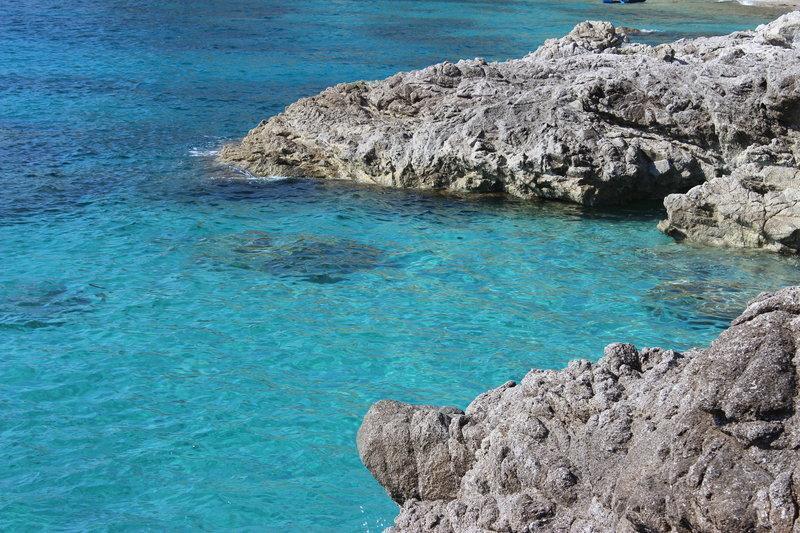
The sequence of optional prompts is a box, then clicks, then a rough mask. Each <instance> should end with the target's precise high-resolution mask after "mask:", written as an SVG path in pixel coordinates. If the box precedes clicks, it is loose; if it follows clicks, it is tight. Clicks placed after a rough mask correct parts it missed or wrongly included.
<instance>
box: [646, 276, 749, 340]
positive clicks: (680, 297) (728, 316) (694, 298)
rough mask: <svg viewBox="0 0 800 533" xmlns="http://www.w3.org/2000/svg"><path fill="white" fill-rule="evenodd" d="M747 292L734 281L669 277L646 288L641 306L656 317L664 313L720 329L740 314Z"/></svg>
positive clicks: (690, 323)
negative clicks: (643, 302) (673, 278)
mask: <svg viewBox="0 0 800 533" xmlns="http://www.w3.org/2000/svg"><path fill="white" fill-rule="evenodd" d="M748 294H749V290H748V287H747V286H746V285H745V284H743V283H739V282H736V281H730V280H725V279H714V280H672V281H663V282H661V283H659V284H658V285H656V286H655V287H653V288H652V289H650V290H649V291H647V294H646V296H645V298H646V300H645V304H644V305H645V307H647V308H648V309H649V310H650V312H651V313H652V314H653V315H654V316H655V317H663V316H665V315H666V316H670V317H672V318H673V319H678V320H680V321H682V322H684V323H686V324H687V325H689V326H690V327H692V326H695V327H700V328H707V327H708V326H709V325H713V326H715V327H717V328H719V329H723V328H725V327H726V326H728V325H729V324H730V323H731V321H732V320H733V319H734V318H736V317H737V316H739V312H740V311H741V309H742V307H743V306H744V305H745V304H746V303H747V299H748Z"/></svg>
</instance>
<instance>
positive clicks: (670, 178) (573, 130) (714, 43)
mask: <svg viewBox="0 0 800 533" xmlns="http://www.w3.org/2000/svg"><path fill="white" fill-rule="evenodd" d="M625 31H626V30H624V29H618V28H615V27H614V26H612V25H611V24H610V23H607V22H584V23H581V24H579V25H578V26H576V27H575V29H574V30H573V31H572V32H570V33H569V34H568V35H567V36H566V37H563V38H561V39H552V40H549V41H547V42H545V44H544V45H543V46H542V47H540V48H539V49H538V50H536V51H535V52H533V53H531V54H529V55H528V56H526V57H524V58H522V59H517V60H511V61H507V62H502V63H487V62H485V61H483V60H480V59H476V60H469V61H459V62H457V63H449V62H445V63H441V64H438V65H434V66H431V67H428V68H425V69H423V70H418V71H414V72H404V73H399V74H396V75H394V76H392V77H390V78H388V79H386V80H383V81H377V82H356V83H347V84H341V85H337V86H335V87H332V88H330V89H327V90H325V91H323V92H322V93H320V94H319V95H317V96H313V97H311V98H306V99H303V100H300V101H298V102H297V103H295V104H293V105H291V106H289V107H288V108H287V109H286V110H285V111H284V112H283V113H281V114H279V115H277V116H275V117H273V118H271V119H270V120H268V121H264V122H262V123H261V124H260V125H259V126H258V127H256V128H255V129H253V130H252V131H251V132H250V133H249V134H248V135H247V136H246V137H245V138H244V139H243V140H242V141H241V142H240V143H237V144H233V145H230V146H227V147H225V148H224V149H223V150H222V152H221V154H220V158H221V160H222V161H224V162H226V163H229V164H232V165H235V166H238V167H241V168H244V169H247V170H248V171H250V172H252V173H254V174H260V175H271V174H279V175H290V176H312V177H319V178H339V179H349V180H356V181H361V182H369V183H377V184H381V185H387V186H394V187H414V188H424V189H445V190H452V191H472V192H489V191H503V192H505V193H508V194H510V195H513V196H518V197H523V198H532V197H539V198H548V199H555V200H563V201H568V202H575V203H579V204H583V205H601V204H604V205H619V204H625V203H628V202H631V201H636V200H643V199H663V198H664V197H665V196H666V195H668V194H670V193H684V192H686V191H688V190H689V189H691V188H692V187H698V186H699V187H700V188H699V189H698V188H695V189H692V191H691V192H690V193H689V194H688V195H683V194H678V195H677V196H671V197H669V198H668V199H667V202H666V207H667V211H668V217H667V220H666V221H665V222H664V223H663V224H662V229H663V230H664V231H665V232H667V233H669V234H671V235H673V236H675V237H678V238H686V239H691V240H695V241H699V242H704V243H710V244H718V245H729V246H741V247H765V248H768V249H771V250H778V251H796V250H797V249H798V248H800V211H798V210H797V209H798V208H797V205H798V203H797V201H796V200H797V198H800V192H797V191H798V189H797V184H798V181H800V178H798V175H797V169H798V167H799V166H800V12H792V13H789V14H787V15H784V16H783V17H781V18H779V19H778V20H776V21H775V22H773V23H771V24H769V25H764V26H760V27H759V28H757V29H756V30H755V31H748V32H736V33H733V34H731V35H728V36H724V37H709V38H697V39H682V40H679V41H676V42H674V43H671V44H664V45H659V46H654V47H653V46H647V45H643V44H636V43H630V42H628V40H627V34H626V33H625ZM720 180H722V181H720ZM704 184H705V185H704Z"/></svg>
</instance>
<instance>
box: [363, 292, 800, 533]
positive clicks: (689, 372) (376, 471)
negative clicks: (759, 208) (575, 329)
mask: <svg viewBox="0 0 800 533" xmlns="http://www.w3.org/2000/svg"><path fill="white" fill-rule="evenodd" d="M798 348H800V287H791V288H787V289H783V290H781V291H779V292H776V293H772V294H769V293H767V294H762V295H761V296H759V297H758V298H757V299H756V300H754V301H753V302H751V304H750V305H749V307H748V308H747V310H745V312H744V314H742V315H741V316H740V317H739V318H737V319H736V320H735V321H734V322H733V324H732V326H731V327H730V329H728V330H727V331H725V332H724V333H722V335H720V337H719V338H718V339H717V340H716V341H715V342H714V343H713V344H712V345H711V346H710V347H709V348H708V349H705V350H694V351H690V352H687V353H678V352H675V351H672V350H662V349H659V348H645V349H642V350H637V349H636V348H635V347H633V346H631V345H628V344H612V345H610V346H608V347H607V348H606V350H605V354H604V355H603V357H602V358H601V359H600V360H599V361H598V362H597V363H596V364H592V363H590V362H588V361H574V362H573V363H571V364H570V365H569V366H568V367H567V368H566V369H565V370H562V371H558V372H556V371H541V370H533V371H531V372H530V373H529V374H528V375H527V376H526V377H525V378H524V379H523V380H522V382H521V383H519V384H515V383H514V382H508V383H506V384H505V385H503V386H502V387H500V388H497V389H494V390H492V391H489V392H487V393H485V394H482V395H480V396H479V397H478V398H476V399H475V400H474V401H473V402H472V403H471V404H470V405H469V407H467V409H466V411H461V410H459V409H455V408H438V407H432V406H415V405H408V404H403V403H399V402H393V401H381V402H378V403H377V404H375V405H374V406H373V407H372V408H371V409H370V410H369V412H368V413H367V415H366V417H365V418H364V422H363V425H362V427H361V429H360V431H359V433H358V448H359V452H360V454H361V458H362V461H363V462H364V464H365V465H366V466H367V467H368V468H369V469H370V471H371V472H372V474H373V475H374V476H375V478H376V479H377V480H378V481H379V482H380V483H381V484H382V485H383V486H384V487H385V488H386V490H387V491H388V493H389V494H390V495H391V497H392V498H393V499H394V500H395V501H397V502H398V503H399V504H401V505H402V507H401V511H400V515H399V516H398V517H397V519H396V522H395V530H396V531H415V532H416V531H438V532H448V531H581V532H583V531H609V532H624V531H713V532H731V531H765V532H766V531H774V532H792V531H794V532H796V531H799V530H800V520H798V511H799V510H798V501H800V416H799V415H798V412H797V411H798V402H799V401H800V395H799V394H798V368H799V366H798V365H800V360H798V355H797V354H798Z"/></svg>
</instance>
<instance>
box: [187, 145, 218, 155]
mask: <svg viewBox="0 0 800 533" xmlns="http://www.w3.org/2000/svg"><path fill="white" fill-rule="evenodd" d="M217 154H219V148H211V149H203V148H198V147H196V146H195V147H193V148H190V149H189V155H190V156H192V157H214V156H215V155H217Z"/></svg>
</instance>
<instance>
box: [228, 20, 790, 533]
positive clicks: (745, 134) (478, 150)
mask: <svg viewBox="0 0 800 533" xmlns="http://www.w3.org/2000/svg"><path fill="white" fill-rule="evenodd" d="M630 33H631V32H630V30H627V29H624V28H615V27H614V26H613V25H611V24H610V23H606V22H584V23H581V24H579V25H578V26H576V27H575V29H574V30H572V32H570V33H569V34H568V35H567V36H565V37H563V38H561V39H552V40H549V41H547V42H546V43H545V44H544V45H543V46H542V47H540V48H539V49H538V50H536V51H535V52H533V53H531V54H529V55H528V56H526V57H524V58H522V59H517V60H511V61H507V62H502V63H487V62H486V61H483V60H481V59H475V60H469V61H459V62H457V63H449V62H445V63H441V64H438V65H434V66H431V67H428V68H426V69H422V70H419V71H414V72H405V73H399V74H396V75H395V76H392V77H390V78H388V79H386V80H382V81H377V82H355V83H347V84H341V85H337V86H335V87H332V88H329V89H327V90H325V91H323V92H322V93H320V94H319V95H316V96H313V97H310V98H306V99H303V100H300V101H298V102H297V103H295V104H293V105H291V106H289V107H288V108H287V109H286V110H285V111H284V112H283V113H281V114H279V115H277V116H275V117H273V118H271V119H269V120H268V121H263V122H262V123H261V124H259V125H258V126H257V127H256V128H255V129H253V130H252V131H250V132H249V133H248V135H247V136H246V137H245V138H244V139H243V140H242V141H241V142H239V143H234V144H231V145H228V146H226V147H225V148H224V149H223V150H222V151H221V153H220V160H221V161H222V162H224V163H226V164H229V165H233V166H235V167H238V168H241V169H243V170H245V171H247V172H250V173H253V174H257V175H275V174H277V175H287V176H306V177H317V178H328V179H346V180H353V181H357V182H365V183H372V184H379V185H384V186H391V187H404V188H419V189H435V190H445V191H453V192H458V193H486V192H492V193H505V194H508V195H511V196H515V197H519V198H525V199H527V198H530V199H533V198H541V199H549V200H557V201H566V202H573V203H577V204H581V205H586V206H599V205H624V204H628V203H631V202H636V201H640V200H652V199H658V200H663V201H664V206H665V208H666V219H665V220H663V221H662V222H661V223H660V224H659V229H660V230H661V231H663V232H665V233H667V234H668V235H671V236H673V237H674V238H676V239H679V240H687V241H693V242H697V243H702V244H707V245H714V246H729V247H739V248H761V249H765V250H770V251H775V252H782V253H797V252H800V12H797V11H796V12H792V13H789V14H787V15H784V16H782V17H780V18H779V19H777V20H776V21H774V22H772V23H770V24H767V25H763V26H760V27H758V28H757V29H755V30H754V31H743V32H736V33H733V34H730V35H727V36H721V37H708V38H697V39H683V40H680V41H677V42H674V43H670V44H664V45H659V46H647V45H644V44H638V43H631V42H630V41H629V34H630ZM798 347H800V287H789V288H786V289H783V290H781V291H778V292H776V293H765V294H762V295H761V296H759V297H758V298H756V299H755V300H754V301H753V302H751V303H750V305H749V306H748V307H747V309H746V310H745V311H744V313H743V314H742V315H741V316H740V317H739V318H737V319H736V320H734V321H733V323H732V325H731V327H730V328H729V329H728V330H726V331H725V332H723V333H722V334H721V335H720V336H719V338H718V339H717V340H716V341H715V342H714V343H713V344H712V345H711V346H710V347H709V348H707V349H695V350H691V351H688V352H686V353H678V352H675V351H672V350H665V349H660V348H644V349H637V348H636V347H634V346H632V345H628V344H612V345H610V346H608V347H607V348H606V349H605V352H604V355H603V357H602V358H600V359H599V361H598V362H597V363H594V364H593V363H590V362H588V361H574V362H572V363H571V364H570V365H569V366H568V367H567V368H566V369H564V370H562V371H541V370H533V371H531V372H530V373H529V374H528V375H527V376H525V378H524V379H523V380H522V381H521V382H520V383H519V384H517V383H514V382H508V383H506V384H504V385H502V386H501V387H499V388H497V389H494V390H491V391H489V392H486V393H484V394H482V395H480V396H479V397H478V398H476V399H475V400H474V401H473V402H472V403H471V404H470V405H469V406H468V407H467V408H466V409H465V410H464V411H462V410H460V409H458V408H455V407H435V406H417V405H409V404H404V403H400V402H394V401H381V402H378V403H377V404H375V405H374V406H373V407H372V408H371V409H370V410H369V412H368V413H367V415H366V416H365V418H364V421H363V424H362V426H361V429H360V430H359V434H358V449H359V453H360V456H361V459H362V461H363V463H364V464H365V465H366V466H367V468H368V469H369V470H370V471H371V473H372V474H373V475H374V477H375V478H376V479H377V480H378V482H379V483H381V485H382V486H383V487H385V488H386V490H387V492H388V494H389V495H390V496H391V498H392V499H394V500H395V501H396V502H397V503H398V504H399V505H400V506H401V508H400V514H399V515H398V517H397V518H396V521H395V525H394V526H393V528H390V529H392V530H394V531H398V532H399V531H414V532H416V531H436V532H442V533H444V532H451V531H514V532H516V531H570V532H578V531H581V532H589V531H597V532H600V531H602V532H605V531H609V532H611V531H614V532H617V531H687V532H688V531H709V532H728V531H765V532H766V531H777V532H797V531H800V506H799V504H798V502H800V419H799V418H798V417H799V416H800V415H798V414H797V412H798V406H800V392H799V390H798V385H800V383H799V382H798V380H800V374H799V373H798V372H799V369H800V356H798V355H797V353H798Z"/></svg>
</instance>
